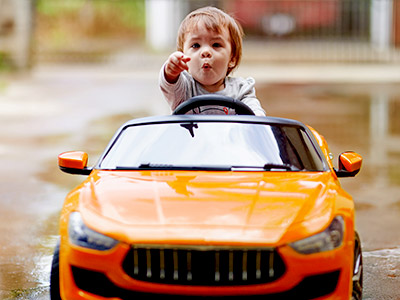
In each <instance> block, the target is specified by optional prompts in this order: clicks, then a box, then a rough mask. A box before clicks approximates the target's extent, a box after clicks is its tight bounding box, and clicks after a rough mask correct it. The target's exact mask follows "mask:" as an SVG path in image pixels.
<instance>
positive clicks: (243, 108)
mask: <svg viewBox="0 0 400 300" xmlns="http://www.w3.org/2000/svg"><path fill="white" fill-rule="evenodd" d="M201 106H222V107H229V108H232V109H234V110H235V111H236V114H237V115H253V116H254V112H253V111H252V110H251V108H250V107H248V106H247V105H246V104H244V103H243V102H242V101H240V100H236V99H233V98H231V97H227V96H222V95H215V94H208V95H200V96H195V97H192V98H190V99H188V100H186V101H184V102H182V103H181V104H179V105H178V107H177V108H175V110H174V111H173V113H172V114H173V115H184V114H186V113H187V112H189V111H190V110H192V109H194V108H197V107H201Z"/></svg>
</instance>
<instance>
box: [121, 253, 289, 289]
mask: <svg viewBox="0 0 400 300" xmlns="http://www.w3.org/2000/svg"><path fill="white" fill-rule="evenodd" d="M123 268H124V270H125V272H126V273H127V274H128V275H129V276H130V277H132V278H134V279H137V280H141V281H148V282H155V283H164V284H180V285H206V286H232V285H248V284H258V283H268V282H272V281H274V280H276V279H278V278H279V277H280V276H282V275H283V273H284V272H285V265H284V263H283V261H282V259H281V257H280V255H279V254H278V252H277V251H276V250H274V249H267V248H257V249H255V248H254V249H253V248H249V249H239V248H215V247H185V246H181V247H176V248H173V247H165V248H164V247H157V246H147V245H144V246H133V247H132V249H131V250H130V251H129V252H128V255H127V256H126V258H125V260H124V262H123Z"/></svg>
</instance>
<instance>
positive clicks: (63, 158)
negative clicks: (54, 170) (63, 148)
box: [58, 151, 92, 175]
mask: <svg viewBox="0 0 400 300" xmlns="http://www.w3.org/2000/svg"><path fill="white" fill-rule="evenodd" d="M87 162H88V155H87V153H86V152H82V151H68V152H64V153H61V154H60V155H58V167H59V168H60V170H61V171H63V172H65V173H69V174H79V175H89V174H90V172H91V171H92V169H91V168H87Z"/></svg>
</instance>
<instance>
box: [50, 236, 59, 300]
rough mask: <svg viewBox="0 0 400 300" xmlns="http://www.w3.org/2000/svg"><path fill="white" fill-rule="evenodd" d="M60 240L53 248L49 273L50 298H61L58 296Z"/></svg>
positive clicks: (56, 299)
mask: <svg viewBox="0 0 400 300" xmlns="http://www.w3.org/2000/svg"><path fill="white" fill-rule="evenodd" d="M59 257H60V241H58V242H57V245H56V247H55V249H54V254H53V260H52V262H51V273H50V299H51V300H61V296H60V267H59Z"/></svg>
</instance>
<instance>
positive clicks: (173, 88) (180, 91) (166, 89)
mask: <svg viewBox="0 0 400 300" xmlns="http://www.w3.org/2000/svg"><path fill="white" fill-rule="evenodd" d="M164 68H165V64H164V65H163V66H162V68H161V70H160V74H159V85H160V89H161V92H162V93H163V95H164V98H165V100H166V101H167V103H168V104H169V106H170V108H171V110H174V109H175V108H176V107H177V106H178V105H179V104H181V103H182V102H183V101H184V100H185V95H186V85H185V79H184V76H183V75H182V73H181V74H180V75H179V77H178V80H177V82H175V83H169V82H168V81H167V80H166V79H165V73H164Z"/></svg>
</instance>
